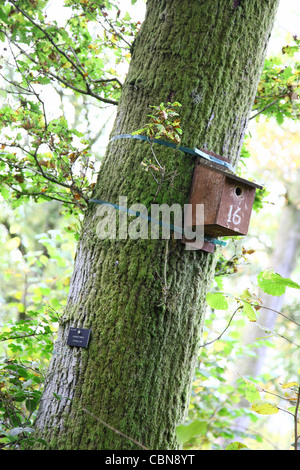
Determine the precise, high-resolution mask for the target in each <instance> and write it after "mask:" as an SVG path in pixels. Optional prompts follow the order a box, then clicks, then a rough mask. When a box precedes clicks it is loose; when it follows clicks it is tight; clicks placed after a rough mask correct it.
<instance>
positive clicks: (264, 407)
mask: <svg viewBox="0 0 300 470" xmlns="http://www.w3.org/2000/svg"><path fill="white" fill-rule="evenodd" d="M251 409H252V410H253V411H255V412H256V413H258V414H260V415H273V414H276V413H278V411H279V408H278V407H277V406H276V405H275V404H274V403H271V402H269V401H266V400H256V401H255V402H254V403H252V406H251Z"/></svg>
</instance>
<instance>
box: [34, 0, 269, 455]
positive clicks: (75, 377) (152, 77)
mask: <svg viewBox="0 0 300 470" xmlns="http://www.w3.org/2000/svg"><path fill="white" fill-rule="evenodd" d="M277 4H278V1H277V0H264V1H263V2H262V1H261V0H247V1H246V0H241V1H240V2H233V1H229V0H211V1H200V0H198V1H193V2H191V1H188V0H163V1H161V0H149V1H148V6H147V14H146V18H145V21H144V23H143V25H142V28H141V31H140V33H139V35H138V37H137V39H136V41H135V43H134V45H133V51H132V61H131V65H130V69H129V72H128V75H127V78H126V82H125V84H124V87H123V92H122V97H121V100H120V103H119V106H118V113H117V117H116V121H115V125H114V129H113V132H112V135H116V134H121V133H131V132H132V131H134V130H137V129H139V128H140V127H141V126H142V125H144V124H145V122H146V121H147V117H146V116H147V114H148V113H149V112H150V111H151V108H149V106H151V105H157V104H159V103H160V102H162V101H164V102H167V101H174V100H177V101H179V102H180V103H181V104H182V108H181V124H182V128H183V141H182V144H183V145H186V146H188V147H191V148H193V147H194V146H196V147H202V148H207V149H208V150H212V151H214V152H216V153H219V154H221V155H223V156H225V157H228V158H230V160H231V161H232V162H233V163H236V162H237V160H238V158H239V152H240V148H241V145H242V142H243V136H244V132H245V128H246V126H247V120H248V114H249V112H250V109H251V106H252V103H253V99H254V95H255V91H256V89H257V84H258V80H259V77H260V72H261V68H262V65H263V58H264V55H265V51H266V46H267V42H268V39H269V36H270V32H271V29H272V24H273V19H274V15H275V11H276V8H277ZM155 151H156V154H157V157H158V159H159V161H160V163H161V165H163V166H165V167H166V174H168V177H165V179H164V180H163V181H162V184H161V185H160V187H159V191H157V190H158V186H157V183H156V181H155V180H154V178H153V177H152V176H151V174H150V173H147V172H145V171H144V170H143V168H142V167H141V161H142V160H143V159H144V158H145V157H150V158H151V149H150V146H149V145H148V144H147V143H145V142H144V143H139V142H136V141H133V140H125V139H124V140H116V141H113V142H111V143H110V144H109V146H108V149H107V152H106V156H105V159H104V162H103V164H102V167H101V170H100V173H99V178H98V183H97V187H96V190H95V193H94V197H95V198H99V199H102V200H106V201H109V202H112V203H115V204H118V202H119V196H126V197H127V198H128V206H130V205H131V204H133V203H142V204H145V205H146V206H147V207H150V204H151V203H153V202H156V203H158V204H162V203H167V204H170V205H171V204H173V203H179V204H181V205H183V204H185V203H187V202H188V198H189V189H190V184H191V178H192V172H193V165H194V160H193V158H192V157H188V156H186V155H184V154H183V153H182V152H180V151H173V150H170V149H167V148H165V147H162V146H159V148H156V149H155ZM157 192H158V194H157ZM96 210H97V207H96V205H94V204H91V206H90V208H89V210H88V212H87V214H86V217H85V223H84V229H83V232H82V236H81V239H80V242H79V245H78V250H77V256H76V261H75V268H74V274H73V278H72V282H71V287H70V293H69V298H68V304H67V308H66V311H65V313H64V315H63V318H62V322H61V325H60V329H59V334H58V339H57V342H56V344H55V350H54V354H53V359H52V361H51V364H50V368H49V373H48V378H47V380H46V384H45V391H44V394H43V398H42V402H41V406H40V410H39V415H38V418H37V422H36V426H37V430H38V433H39V435H40V436H43V437H44V439H46V440H47V441H48V442H49V446H50V448H52V449H110V450H114V449H123V450H124V449H138V448H139V446H138V445H136V444H133V443H132V441H131V440H129V439H127V438H125V437H123V436H120V435H118V434H116V433H115V432H114V431H113V430H111V429H109V428H108V427H107V426H105V425H103V424H101V423H100V422H99V421H97V420H96V419H95V418H94V417H93V416H91V415H90V414H88V413H86V412H85V411H84V409H86V410H88V411H89V412H90V413H92V414H93V415H94V416H95V417H98V418H100V419H101V420H103V421H105V422H106V423H107V424H109V425H110V426H112V427H114V428H115V429H117V430H119V431H121V432H123V433H124V434H126V435H127V436H129V437H131V438H132V439H135V440H136V441H138V442H140V443H141V444H143V445H144V446H146V447H147V448H149V449H176V448H178V442H177V439H176V433H175V428H176V426H177V425H178V424H179V423H181V422H182V420H183V417H184V413H185V411H186V408H187V405H188V403H189V396H190V387H191V381H192V377H193V370H194V366H195V360H196V357H197V352H198V346H199V341H200V339H201V328H202V324H203V321H204V312H205V296H206V293H207V291H208V289H209V288H210V284H211V280H212V277H213V274H214V264H215V256H214V255H212V254H209V253H206V252H203V251H186V250H185V247H184V245H183V244H181V242H180V241H179V240H173V239H170V240H169V241H168V242H167V241H166V240H150V239H148V240H132V239H130V238H128V239H124V240H119V239H116V240H104V241H101V240H99V238H98V237H97V235H96V225H97V222H98V219H97V216H96ZM70 326H78V327H85V328H90V329H91V330H92V337H91V342H90V346H89V348H88V349H87V350H85V349H83V348H78V349H77V348H72V347H69V346H67V345H66V339H67V334H68V330H69V327H70ZM53 392H55V393H56V394H58V395H60V396H62V397H64V398H62V399H61V400H58V399H56V398H55V397H54V396H53Z"/></svg>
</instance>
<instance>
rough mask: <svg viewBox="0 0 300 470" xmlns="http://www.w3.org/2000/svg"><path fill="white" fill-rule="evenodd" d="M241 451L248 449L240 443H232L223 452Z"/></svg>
mask: <svg viewBox="0 0 300 470" xmlns="http://www.w3.org/2000/svg"><path fill="white" fill-rule="evenodd" d="M241 449H248V447H247V446H246V445H245V444H242V442H238V441H236V442H232V443H231V444H229V445H228V446H227V447H226V449H225V450H241Z"/></svg>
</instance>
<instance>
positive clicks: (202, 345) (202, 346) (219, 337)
mask: <svg viewBox="0 0 300 470" xmlns="http://www.w3.org/2000/svg"><path fill="white" fill-rule="evenodd" d="M242 308H243V306H242V305H240V306H239V307H237V309H236V310H235V311H234V312H233V314H232V315H231V317H230V320H229V322H228V324H227V326H226V328H225V329H224V330H223V331H222V333H221V334H220V335H219V336H218V337H217V338H216V339H214V340H212V341H209V342H208V343H204V344H201V345H200V346H199V347H200V348H204V347H205V346H208V345H209V344H212V343H214V342H215V341H218V340H219V339H221V338H222V336H223V334H224V333H225V331H226V330H228V328H229V326H230V324H231V322H232V320H233V317H234V316H235V314H236V313H237V312H238V310H240V309H242Z"/></svg>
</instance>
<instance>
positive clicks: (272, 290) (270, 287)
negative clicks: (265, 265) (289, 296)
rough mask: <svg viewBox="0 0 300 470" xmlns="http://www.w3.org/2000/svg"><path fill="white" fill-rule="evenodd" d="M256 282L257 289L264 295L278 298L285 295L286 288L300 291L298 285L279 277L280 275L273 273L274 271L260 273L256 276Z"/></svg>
mask: <svg viewBox="0 0 300 470" xmlns="http://www.w3.org/2000/svg"><path fill="white" fill-rule="evenodd" d="M257 282H258V285H259V287H260V288H261V289H262V290H263V291H264V292H265V293H266V294H270V295H274V296H278V297H279V296H280V295H282V294H284V293H285V289H286V287H291V288H294V289H300V286H299V284H297V283H296V282H294V281H292V280H291V279H287V278H284V277H281V276H280V274H278V273H275V272H274V271H271V270H267V271H262V272H261V273H259V274H258V276H257Z"/></svg>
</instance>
